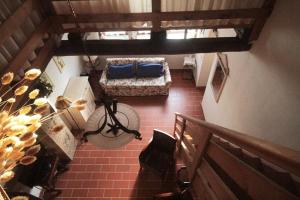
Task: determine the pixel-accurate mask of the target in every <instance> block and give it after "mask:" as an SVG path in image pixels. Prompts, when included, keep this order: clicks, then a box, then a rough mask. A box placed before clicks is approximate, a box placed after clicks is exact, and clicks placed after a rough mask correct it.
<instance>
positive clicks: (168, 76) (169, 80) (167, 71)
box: [164, 62, 172, 87]
mask: <svg viewBox="0 0 300 200" xmlns="http://www.w3.org/2000/svg"><path fill="white" fill-rule="evenodd" d="M164 67H165V81H166V85H167V86H168V87H170V86H171V83H172V78H171V73H170V69H169V65H168V63H167V62H164Z"/></svg>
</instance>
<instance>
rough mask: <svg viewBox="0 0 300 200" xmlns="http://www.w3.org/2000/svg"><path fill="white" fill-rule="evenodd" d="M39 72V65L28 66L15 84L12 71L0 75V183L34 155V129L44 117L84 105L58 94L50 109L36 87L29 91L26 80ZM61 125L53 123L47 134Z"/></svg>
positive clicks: (60, 127) (34, 156)
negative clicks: (21, 103) (52, 110)
mask: <svg viewBox="0 0 300 200" xmlns="http://www.w3.org/2000/svg"><path fill="white" fill-rule="evenodd" d="M40 74H41V71H40V70H39V69H30V70H28V71H27V72H26V73H25V75H24V77H23V78H22V79H21V80H20V81H18V82H17V83H15V84H12V82H13V79H14V74H13V73H12V72H8V73H6V74H4V75H3V76H2V78H1V86H0V93H1V97H0V109H1V112H0V184H3V183H6V182H8V181H9V180H11V179H12V178H13V177H14V176H15V173H14V171H13V169H14V168H15V167H16V166H17V165H30V164H32V163H33V162H34V161H35V160H36V159H37V157H36V154H37V153H38V152H39V151H40V149H41V146H40V144H37V137H38V135H37V134H36V131H37V130H38V129H39V128H40V127H41V126H42V124H43V123H44V122H45V121H47V120H49V119H51V118H53V117H55V116H57V115H60V114H62V113H63V112H64V111H65V110H68V109H69V108H76V109H78V110H83V109H84V108H85V104H86V101H85V100H76V101H74V102H72V101H70V100H69V99H67V98H65V97H63V96H59V97H57V100H56V104H55V107H56V109H57V111H56V112H50V106H49V104H48V100H47V99H46V98H44V97H39V90H38V89H33V90H31V91H29V86H28V83H29V82H31V81H34V80H35V79H36V78H38V77H39V75H40ZM11 85H12V86H11ZM25 94H26V96H25ZM23 97H24V98H23ZM23 99H25V103H24V104H23V105H22V106H18V105H16V104H18V103H19V102H21V100H23ZM63 128H64V126H63V125H56V126H54V127H52V128H51V129H50V133H49V134H56V133H58V132H59V131H61V130H62V129H63Z"/></svg>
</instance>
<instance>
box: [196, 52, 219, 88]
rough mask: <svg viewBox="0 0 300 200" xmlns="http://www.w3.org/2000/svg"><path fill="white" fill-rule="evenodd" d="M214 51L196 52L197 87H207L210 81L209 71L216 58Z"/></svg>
mask: <svg viewBox="0 0 300 200" xmlns="http://www.w3.org/2000/svg"><path fill="white" fill-rule="evenodd" d="M214 55H215V54H214V53H205V54H203V53H196V54H195V58H196V64H197V67H196V69H195V70H194V78H195V83H196V87H205V86H206V83H207V81H208V77H209V73H210V70H211V66H212V61H213V59H214Z"/></svg>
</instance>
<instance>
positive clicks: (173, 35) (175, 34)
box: [167, 29, 185, 39]
mask: <svg viewBox="0 0 300 200" xmlns="http://www.w3.org/2000/svg"><path fill="white" fill-rule="evenodd" d="M167 39H185V29H176V30H167Z"/></svg>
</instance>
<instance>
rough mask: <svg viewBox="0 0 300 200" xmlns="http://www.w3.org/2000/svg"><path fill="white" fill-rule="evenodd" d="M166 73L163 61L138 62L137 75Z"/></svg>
mask: <svg viewBox="0 0 300 200" xmlns="http://www.w3.org/2000/svg"><path fill="white" fill-rule="evenodd" d="M163 74H164V68H163V65H162V64H161V63H138V64H137V69H136V76H137V77H160V76H162V75H163Z"/></svg>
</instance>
